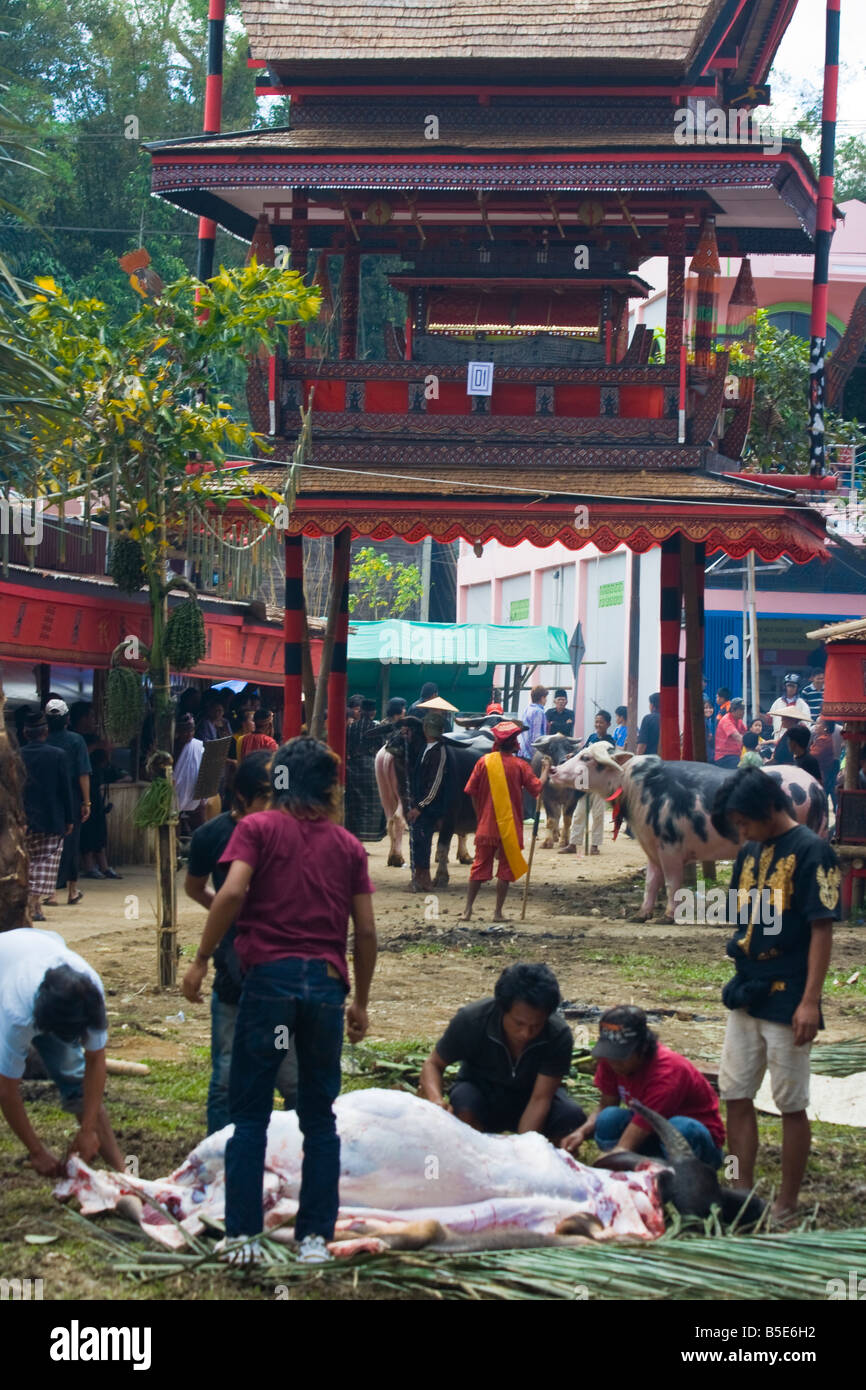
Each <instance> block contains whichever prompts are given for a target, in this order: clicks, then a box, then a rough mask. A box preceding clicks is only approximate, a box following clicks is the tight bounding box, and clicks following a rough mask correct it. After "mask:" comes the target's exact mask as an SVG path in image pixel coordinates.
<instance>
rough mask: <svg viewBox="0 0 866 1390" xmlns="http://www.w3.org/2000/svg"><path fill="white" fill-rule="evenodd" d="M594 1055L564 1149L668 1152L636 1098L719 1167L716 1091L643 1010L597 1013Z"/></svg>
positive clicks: (721, 1131)
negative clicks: (588, 1095)
mask: <svg viewBox="0 0 866 1390" xmlns="http://www.w3.org/2000/svg"><path fill="white" fill-rule="evenodd" d="M761 775H763V774H761ZM592 1055H593V1057H595V1059H596V1061H597V1062H598V1068H597V1070H596V1073H595V1077H594V1084H595V1087H596V1089H597V1090H598V1091H599V1092H600V1095H601V1101H600V1103H599V1107H598V1109H597V1110H596V1111H595V1112H594V1113H593V1114H592V1115H590V1117H589V1119H588V1120H587V1121H586V1122H585V1123H584V1124H583V1125H581V1126H580V1127H579V1128H578V1129H576V1130H575V1131H574V1133H573V1134H569V1135H568V1136H567V1138H565V1139H564V1140H563V1143H562V1148H564V1149H567V1150H568V1152H569V1153H572V1154H576V1153H577V1151H578V1149H579V1148H580V1146H581V1144H582V1143H583V1142H584V1140H585V1139H589V1138H590V1137H592V1138H593V1139H595V1142H596V1144H597V1145H598V1147H599V1148H600V1149H605V1150H607V1149H630V1150H632V1151H634V1152H637V1153H642V1154H648V1155H651V1156H655V1157H658V1156H659V1155H663V1156H664V1157H667V1155H666V1154H664V1150H663V1148H662V1146H661V1144H660V1143H659V1140H658V1139H657V1138H656V1136H655V1135H654V1134H653V1132H652V1129H651V1126H650V1125H649V1123H648V1122H647V1121H646V1120H644V1119H641V1117H640V1116H639V1115H636V1114H635V1113H634V1112H633V1111H632V1110H630V1109H629V1101H630V1100H631V1099H632V1098H634V1099H635V1100H638V1101H640V1102H641V1103H642V1104H643V1105H646V1106H648V1107H649V1109H650V1110H656V1111H657V1112H658V1114H659V1115H663V1116H664V1118H665V1119H666V1120H670V1122H671V1124H672V1125H673V1127H674V1129H677V1130H679V1132H680V1134H681V1135H682V1136H683V1138H684V1139H685V1140H686V1141H687V1142H688V1144H689V1145H690V1146H691V1148H692V1150H693V1151H694V1153H695V1154H696V1155H697V1157H698V1158H699V1159H700V1160H701V1161H702V1162H703V1163H707V1164H709V1166H710V1167H711V1168H719V1167H720V1166H721V1163H722V1160H723V1157H724V1154H723V1152H722V1150H723V1148H724V1143H725V1126H724V1124H723V1123H722V1117H721V1114H720V1112H719V1102H718V1099H717V1097H716V1093H715V1091H714V1090H713V1088H712V1086H711V1085H710V1083H709V1081H707V1079H706V1077H705V1076H702V1075H701V1073H700V1072H699V1071H698V1069H697V1067H696V1066H695V1065H694V1063H692V1062H690V1061H689V1060H688V1058H687V1057H681V1056H680V1054H679V1053H678V1052H672V1051H671V1050H670V1048H669V1047H664V1046H662V1044H661V1043H660V1042H659V1040H658V1038H657V1037H656V1035H655V1033H653V1032H652V1030H651V1028H650V1026H649V1023H648V1021H647V1016H646V1014H645V1013H644V1011H643V1009H639V1008H637V1006H636V1005H634V1004H620V1005H618V1006H617V1007H616V1008H614V1009H608V1010H607V1012H606V1013H604V1014H602V1016H601V1019H600V1020H599V1026H598V1042H597V1043H596V1045H595V1047H594V1048H593V1051H592Z"/></svg>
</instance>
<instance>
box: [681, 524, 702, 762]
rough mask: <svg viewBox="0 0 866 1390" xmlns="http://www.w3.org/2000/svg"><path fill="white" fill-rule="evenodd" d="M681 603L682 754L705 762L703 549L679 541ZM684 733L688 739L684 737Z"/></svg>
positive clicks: (691, 542) (684, 539) (700, 546)
mask: <svg viewBox="0 0 866 1390" xmlns="http://www.w3.org/2000/svg"><path fill="white" fill-rule="evenodd" d="M681 546H682V550H681V563H682V584H683V602H684V607H685V616H686V720H685V724H684V726H683V751H684V752H685V750H686V748H688V749H689V757H691V758H694V759H695V761H696V762H699V763H704V762H706V760H707V729H706V725H705V723H704V698H703V679H702V672H703V661H704V547H703V545H696V544H695V542H694V541H689V540H686V538H685V536H683V537H682V540H681ZM687 734H688V738H687V737H686V735H687Z"/></svg>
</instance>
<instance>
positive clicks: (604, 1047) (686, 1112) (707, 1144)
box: [561, 1004, 725, 1168]
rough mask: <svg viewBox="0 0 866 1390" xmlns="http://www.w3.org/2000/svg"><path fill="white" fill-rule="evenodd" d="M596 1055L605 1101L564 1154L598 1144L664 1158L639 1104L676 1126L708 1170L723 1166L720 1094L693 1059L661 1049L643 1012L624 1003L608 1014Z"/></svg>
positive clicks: (603, 1019) (598, 1085)
mask: <svg viewBox="0 0 866 1390" xmlns="http://www.w3.org/2000/svg"><path fill="white" fill-rule="evenodd" d="M592 1055H593V1057H594V1058H595V1059H596V1061H597V1062H598V1067H597V1069H596V1073H595V1076H594V1078H593V1084H594V1086H595V1088H596V1090H597V1091H598V1092H599V1093H600V1096H601V1099H600V1101H599V1105H598V1108H597V1110H595V1111H594V1112H593V1114H592V1115H590V1116H589V1119H588V1120H586V1122H585V1123H584V1124H582V1125H580V1126H579V1128H578V1129H576V1130H574V1132H573V1133H572V1134H569V1135H567V1136H566V1138H565V1139H563V1141H562V1144H561V1147H562V1148H564V1149H567V1150H568V1152H569V1153H573V1154H576V1153H577V1152H578V1150H579V1148H580V1146H581V1144H582V1143H583V1142H584V1140H586V1139H589V1138H593V1139H595V1142H596V1144H597V1145H598V1147H599V1148H600V1149H614V1148H616V1149H630V1150H632V1151H634V1152H638V1153H645V1154H658V1153H659V1152H661V1151H662V1150H661V1146H660V1144H659V1141H658V1139H657V1138H656V1137H655V1135H654V1134H653V1131H652V1127H651V1125H650V1124H649V1122H648V1121H647V1120H644V1119H642V1118H641V1117H640V1116H639V1115H636V1114H635V1113H634V1111H633V1110H631V1109H629V1101H630V1100H632V1099H634V1100H638V1101H640V1102H641V1103H642V1104H643V1105H646V1106H647V1107H648V1108H649V1109H650V1110H656V1111H657V1112H658V1114H659V1115H662V1116H663V1117H664V1118H665V1119H666V1120H670V1122H671V1124H672V1125H673V1127H674V1129H677V1130H679V1132H680V1134H681V1135H682V1136H683V1138H684V1139H685V1140H686V1141H687V1143H688V1144H689V1145H690V1146H691V1148H692V1149H693V1150H694V1152H695V1154H696V1155H697V1157H698V1158H699V1159H701V1161H702V1162H703V1163H707V1164H709V1165H710V1166H711V1167H713V1168H718V1167H720V1165H721V1163H722V1160H723V1158H724V1153H723V1150H724V1145H725V1126H724V1124H723V1122H722V1116H721V1113H720V1110H719V1102H718V1098H717V1096H716V1093H715V1091H714V1090H713V1088H712V1086H711V1085H710V1083H709V1081H707V1079H706V1077H705V1076H703V1075H702V1074H701V1073H700V1072H699V1071H698V1069H697V1067H696V1066H694V1064H693V1063H692V1062H690V1061H689V1060H688V1058H687V1057H682V1056H681V1055H680V1054H679V1053H678V1052H672V1051H671V1049H670V1048H669V1047H665V1046H663V1044H662V1043H660V1042H659V1040H658V1038H657V1037H656V1035H655V1033H653V1032H652V1030H651V1029H650V1026H649V1022H648V1020H647V1016H646V1014H645V1013H644V1011H643V1009H639V1008H638V1007H637V1006H636V1005H634V1004H620V1005H618V1006H617V1007H616V1008H613V1009H608V1010H607V1012H606V1013H603V1014H602V1016H601V1018H600V1020H599V1025H598V1042H597V1043H596V1045H595V1047H594V1048H593V1052H592Z"/></svg>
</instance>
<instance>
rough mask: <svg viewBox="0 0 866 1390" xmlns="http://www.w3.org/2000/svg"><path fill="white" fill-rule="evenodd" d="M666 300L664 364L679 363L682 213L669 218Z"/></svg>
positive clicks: (683, 292)
mask: <svg viewBox="0 0 866 1390" xmlns="http://www.w3.org/2000/svg"><path fill="white" fill-rule="evenodd" d="M667 248H668V299H667V317H666V320H665V362H666V363H667V364H668V365H670V364H671V363H676V362H679V355H680V348H681V347H682V345H683V318H684V315H685V305H686V223H685V218H684V216H683V214H682V213H681V212H676V213H674V212H672V213H670V214H669V215H668V236H667Z"/></svg>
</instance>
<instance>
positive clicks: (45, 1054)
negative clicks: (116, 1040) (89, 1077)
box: [33, 1033, 84, 1115]
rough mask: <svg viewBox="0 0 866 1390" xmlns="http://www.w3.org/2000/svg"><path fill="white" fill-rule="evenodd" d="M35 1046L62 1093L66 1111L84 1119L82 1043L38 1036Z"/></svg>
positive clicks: (51, 1035) (41, 1034)
mask: <svg viewBox="0 0 866 1390" xmlns="http://www.w3.org/2000/svg"><path fill="white" fill-rule="evenodd" d="M33 1046H34V1047H35V1048H36V1051H37V1052H38V1053H39V1056H40V1057H41V1058H42V1061H43V1062H44V1063H45V1070H46V1071H47V1072H48V1075H49V1076H50V1077H51V1080H52V1081H53V1082H54V1084H55V1086H56V1087H57V1089H58V1091H59V1092H60V1104H61V1106H62V1108H63V1109H64V1110H67V1111H69V1113H70V1114H71V1115H80V1114H81V1111H82V1110H83V1108H84V1048H83V1047H82V1046H81V1043H68V1042H64V1041H63V1039H62V1038H57V1037H55V1036H54V1034H53V1033H37V1034H36V1036H35V1037H34V1039H33Z"/></svg>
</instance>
